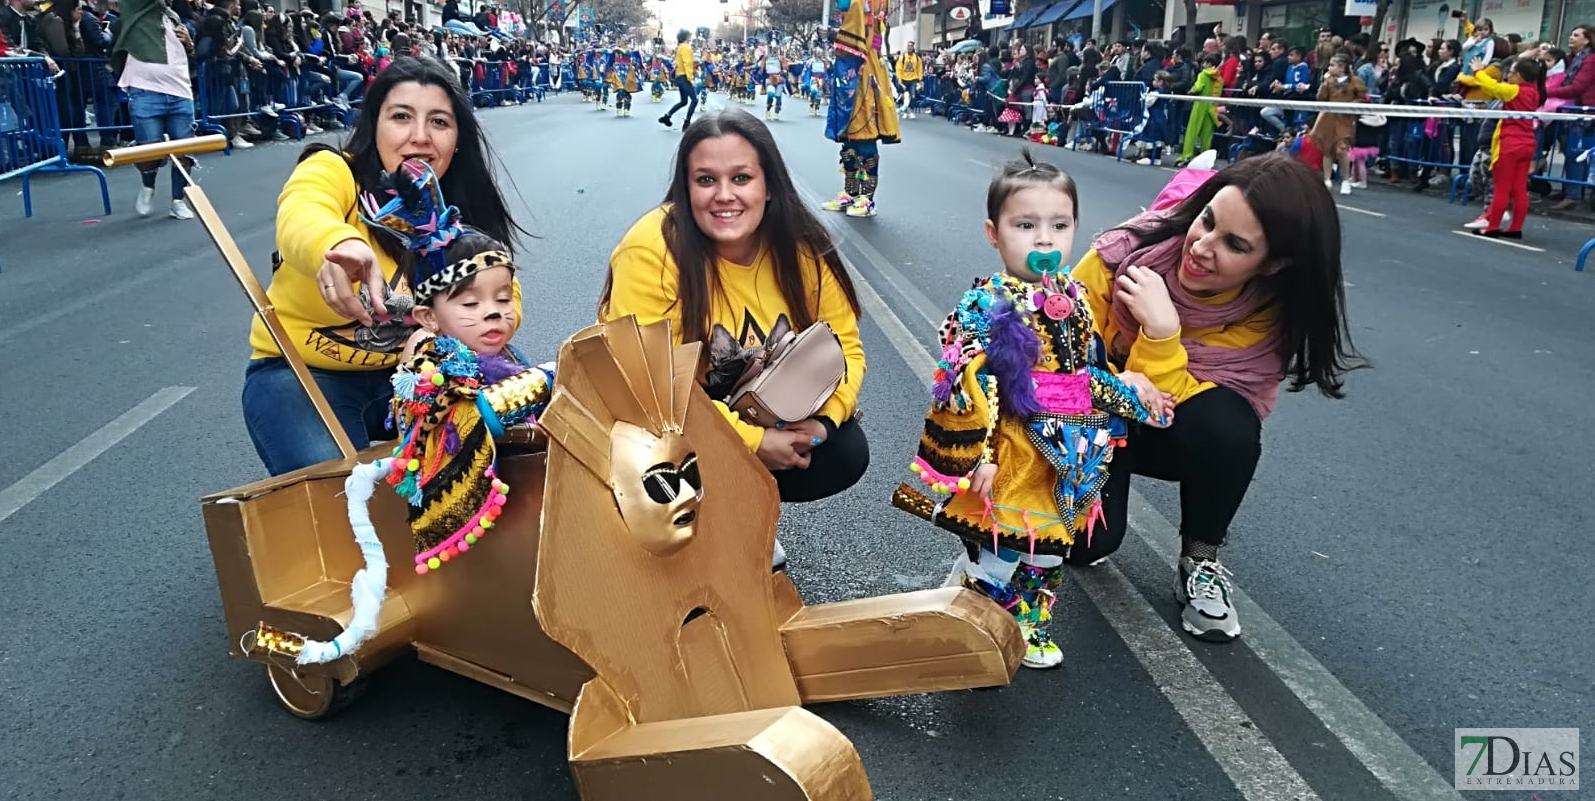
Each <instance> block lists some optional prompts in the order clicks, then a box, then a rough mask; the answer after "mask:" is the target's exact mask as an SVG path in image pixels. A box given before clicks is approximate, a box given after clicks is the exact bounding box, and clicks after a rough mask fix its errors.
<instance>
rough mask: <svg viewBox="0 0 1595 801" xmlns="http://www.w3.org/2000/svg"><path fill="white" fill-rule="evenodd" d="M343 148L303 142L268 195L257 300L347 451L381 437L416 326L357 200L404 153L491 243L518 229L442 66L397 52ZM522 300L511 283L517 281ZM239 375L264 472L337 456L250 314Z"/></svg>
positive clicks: (393, 245) (388, 246)
mask: <svg viewBox="0 0 1595 801" xmlns="http://www.w3.org/2000/svg"><path fill="white" fill-rule="evenodd" d="M346 147H347V152H340V151H337V150H334V149H332V148H329V147H326V146H324V145H316V146H311V147H309V148H307V149H306V150H305V153H304V155H303V156H301V157H300V161H299V165H298V166H297V167H295V168H294V172H293V175H291V176H290V177H289V178H288V183H287V184H286V185H284V186H283V190H282V194H281V195H280V196H279V197H278V199H277V247H278V254H279V257H280V262H279V263H278V264H277V265H276V266H275V267H274V269H273V272H272V279H271V285H270V287H268V288H267V290H266V295H267V297H268V298H270V300H271V304H272V306H274V307H275V308H276V310H277V317H278V318H279V319H280V320H281V321H282V324H283V327H284V328H285V329H286V330H287V334H288V338H289V340H290V341H291V342H292V343H293V344H294V348H295V350H296V351H297V352H298V353H299V356H300V358H302V359H304V361H305V363H306V364H307V365H308V366H309V367H310V371H311V375H312V376H314V377H315V380H316V384H317V386H319V387H320V388H321V391H322V393H323V394H325V395H326V396H327V402H328V403H329V404H330V405H331V406H332V411H333V413H334V414H335V415H336V416H337V418H338V422H339V423H341V424H342V426H343V429H344V432H345V433H346V434H348V435H349V439H350V441H352V442H353V443H354V445H355V447H357V448H364V447H366V446H368V445H370V444H371V443H373V442H378V441H383V440H386V439H389V438H391V436H392V434H391V433H390V432H389V431H388V430H387V422H386V414H387V406H388V402H389V400H391V399H392V396H393V389H392V387H391V386H389V384H388V379H389V377H390V376H391V375H392V374H393V369H394V367H395V366H397V364H398V362H399V356H400V354H401V352H402V351H403V349H404V344H405V341H406V340H407V339H408V338H409V336H410V334H411V333H412V332H413V331H414V330H415V328H416V324H415V322H414V321H413V320H412V319H410V316H409V310H410V308H411V306H412V305H413V303H412V301H411V297H410V294H409V286H408V283H407V282H406V280H405V277H404V273H405V271H404V270H403V269H401V265H402V264H404V263H407V257H406V254H405V248H404V245H403V244H402V243H401V242H399V241H398V239H397V238H395V237H393V236H391V235H387V234H382V235H378V234H375V233H373V232H372V231H371V229H370V228H368V227H367V226H366V225H365V223H364V222H362V221H361V220H360V216H359V214H358V211H357V209H356V208H355V205H356V203H357V199H358V197H359V193H360V192H361V191H371V192H379V191H381V190H382V189H383V186H382V179H383V173H384V172H385V171H389V172H391V171H393V170H396V169H398V167H399V165H400V164H401V163H403V161H404V160H405V159H407V158H419V159H422V160H423V161H426V162H427V163H428V164H430V165H431V167H432V170H433V172H435V173H436V174H437V175H438V177H439V179H440V181H439V182H440V184H441V186H442V188H443V192H444V197H447V198H448V199H449V200H450V201H451V202H453V203H454V204H455V205H456V206H458V207H459V209H460V219H461V220H462V221H463V222H465V223H466V224H468V225H470V226H472V227H474V228H476V229H478V230H480V231H482V232H484V233H486V234H488V235H489V236H491V237H493V238H494V239H497V240H498V241H500V242H509V241H511V239H512V234H513V233H514V232H515V231H516V230H519V229H518V228H517V226H516V225H515V223H514V222H512V221H511V220H510V216H509V211H508V209H507V208H506V206H505V204H504V198H503V196H502V195H501V194H500V193H499V190H498V188H497V186H496V185H495V184H494V182H493V171H492V169H491V168H490V167H489V165H488V161H489V159H490V158H491V153H490V151H489V150H488V147H487V143H486V141H485V140H484V139H483V137H482V133H481V128H480V127H479V126H478V124H477V121H476V118H475V117H474V116H472V113H471V104H470V100H469V99H468V98H467V97H466V96H465V94H464V92H463V91H462V90H461V89H460V87H459V82H458V80H457V79H456V78H455V77H454V76H452V75H451V74H450V72H449V69H448V68H447V67H444V66H443V65H442V64H441V63H439V62H437V61H435V60H433V59H415V58H407V57H406V58H398V59H395V60H394V61H393V63H392V64H389V65H388V67H387V68H386V69H384V70H383V71H382V72H380V73H378V75H377V77H376V80H375V81H373V82H372V84H371V88H370V90H369V91H368V92H367V93H366V99H365V103H364V106H363V108H362V109H361V112H360V116H359V117H357V118H356V119H355V122H354V127H353V130H352V131H351V133H350V135H349V141H348V143H347V146H346ZM515 303H516V306H517V308H518V307H519V304H520V286H519V284H517V285H516V287H515ZM249 344H250V347H251V349H252V350H253V351H254V353H253V355H252V356H251V359H250V362H249V367H248V369H247V370H246V372H245V374H244V375H245V377H244V391H243V408H244V422H245V424H246V426H247V427H248V429H249V436H250V439H251V440H252V441H253V442H254V444H255V450H256V452H257V453H259V455H260V460H261V461H262V462H263V463H265V465H266V469H267V470H268V471H269V472H270V473H271V474H272V475H281V474H283V473H287V472H290V471H293V470H298V469H299V468H301V467H307V466H309V465H313V464H317V463H319V462H324V461H327V460H329V459H336V458H338V456H339V453H338V449H337V447H336V446H335V445H334V444H333V441H332V437H331V436H329V435H328V434H327V432H326V431H325V430H324V429H323V428H322V425H321V421H320V418H319V417H317V415H316V412H315V409H314V407H312V406H311V404H310V399H309V398H308V397H306V395H305V393H304V391H303V390H302V389H301V388H300V386H299V383H298V381H297V380H296V379H295V377H294V374H293V371H292V370H290V369H289V367H288V363H287V361H286V360H285V359H284V358H283V356H282V351H281V350H280V349H279V348H278V347H277V343H276V342H275V341H274V340H273V339H272V337H271V335H270V333H268V332H267V330H266V327H265V325H264V324H262V323H261V321H260V319H259V318H258V317H257V318H256V319H255V322H254V326H253V328H252V329H251V331H250V335H249Z"/></svg>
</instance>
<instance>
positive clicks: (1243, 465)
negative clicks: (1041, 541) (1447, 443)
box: [1067, 387, 1263, 564]
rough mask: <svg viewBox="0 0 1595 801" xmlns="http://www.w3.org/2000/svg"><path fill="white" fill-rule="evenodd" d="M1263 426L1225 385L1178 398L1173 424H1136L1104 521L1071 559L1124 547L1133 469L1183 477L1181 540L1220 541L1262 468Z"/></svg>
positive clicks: (1121, 455)
mask: <svg viewBox="0 0 1595 801" xmlns="http://www.w3.org/2000/svg"><path fill="white" fill-rule="evenodd" d="M1262 432H1263V423H1262V421H1261V420H1259V419H1258V417H1257V413H1256V412H1255V411H1253V410H1252V406H1251V404H1249V403H1247V402H1246V399H1245V398H1243V397H1241V395H1240V394H1239V393H1237V392H1235V391H1234V390H1232V389H1228V388H1226V387H1214V388H1212V389H1209V390H1207V391H1206V392H1201V393H1198V394H1196V395H1195V396H1193V397H1191V398H1190V399H1188V400H1186V401H1185V402H1184V403H1182V404H1180V405H1179V407H1177V408H1176V409H1175V410H1174V425H1172V426H1169V427H1168V428H1164V429H1159V428H1152V427H1150V426H1140V427H1138V428H1137V429H1136V430H1135V431H1133V432H1132V433H1131V434H1130V441H1129V444H1128V445H1127V446H1125V447H1123V448H1120V449H1118V450H1117V451H1115V452H1114V454H1113V470H1112V472H1111V473H1110V474H1109V475H1108V483H1107V485H1106V486H1105V487H1103V489H1102V496H1103V497H1102V511H1103V515H1104V517H1105V518H1106V519H1105V520H1104V521H1103V525H1099V526H1098V527H1097V529H1096V531H1095V532H1094V533H1093V534H1092V535H1091V544H1090V545H1089V546H1088V545H1086V542H1085V538H1083V537H1082V538H1080V539H1079V540H1078V541H1077V542H1076V543H1075V545H1074V548H1073V550H1072V552H1071V553H1070V554H1069V557H1068V559H1067V561H1068V562H1070V563H1072V564H1088V563H1090V562H1094V561H1096V560H1098V559H1101V558H1102V557H1104V556H1107V555H1108V554H1110V553H1113V552H1114V551H1117V550H1118V549H1119V545H1121V544H1122V543H1123V542H1124V535H1125V532H1126V529H1127V528H1128V526H1127V521H1126V518H1127V516H1128V515H1127V511H1128V508H1129V500H1130V475H1131V474H1132V473H1133V474H1137V475H1143V476H1147V477H1149V478H1156V479H1160V480H1163V481H1176V482H1179V485H1180V538H1181V539H1182V540H1198V541H1200V542H1205V543H1209V544H1211V545H1215V546H1216V545H1222V544H1223V543H1224V535H1225V534H1227V533H1228V532H1229V524H1230V521H1232V520H1234V519H1235V512H1236V511H1237V510H1239V509H1240V506H1241V501H1243V500H1245V499H1246V489H1247V487H1249V486H1250V485H1251V483H1252V474H1253V473H1255V472H1256V471H1257V460H1258V459H1259V458H1260V457H1261V456H1262V454H1263V444H1262Z"/></svg>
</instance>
